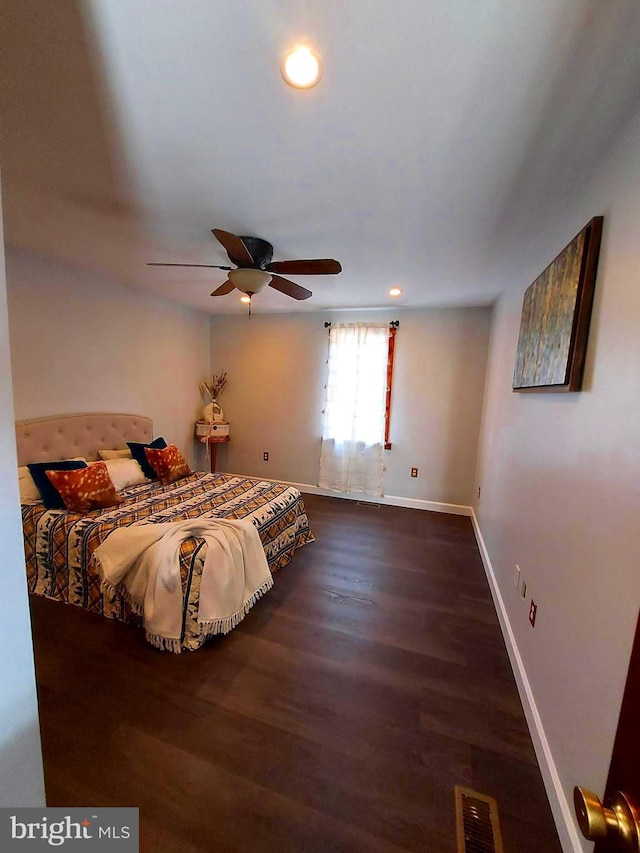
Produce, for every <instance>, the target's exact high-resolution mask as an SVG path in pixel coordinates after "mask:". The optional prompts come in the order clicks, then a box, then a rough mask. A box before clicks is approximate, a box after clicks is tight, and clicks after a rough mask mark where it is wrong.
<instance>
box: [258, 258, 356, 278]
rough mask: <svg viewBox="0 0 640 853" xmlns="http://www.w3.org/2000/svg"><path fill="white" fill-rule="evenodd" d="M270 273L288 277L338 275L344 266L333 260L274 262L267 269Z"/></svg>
mask: <svg viewBox="0 0 640 853" xmlns="http://www.w3.org/2000/svg"><path fill="white" fill-rule="evenodd" d="M267 269H268V270H269V272H284V273H287V275H337V274H338V273H339V272H342V266H341V265H340V264H339V262H338V261H334V260H333V259H332V258H317V259H315V260H312V261H274V262H273V263H272V264H269V266H268V267H267Z"/></svg>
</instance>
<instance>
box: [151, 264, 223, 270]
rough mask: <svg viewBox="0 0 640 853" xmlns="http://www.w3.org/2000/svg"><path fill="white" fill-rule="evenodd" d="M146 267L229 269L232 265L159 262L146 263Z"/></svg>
mask: <svg viewBox="0 0 640 853" xmlns="http://www.w3.org/2000/svg"><path fill="white" fill-rule="evenodd" d="M147 266H148V267H205V268H206V269H208V270H231V269H233V267H221V266H218V264H159V263H155V262H154V263H148V264H147Z"/></svg>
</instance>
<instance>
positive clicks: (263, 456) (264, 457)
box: [262, 450, 269, 462]
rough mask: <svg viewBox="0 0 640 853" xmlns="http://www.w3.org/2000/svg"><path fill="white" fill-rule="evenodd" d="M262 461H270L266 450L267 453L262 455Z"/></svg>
mask: <svg viewBox="0 0 640 853" xmlns="http://www.w3.org/2000/svg"><path fill="white" fill-rule="evenodd" d="M262 460H263V462H268V461H269V454H268V453H267V451H266V450H265V452H264V453H263V454H262Z"/></svg>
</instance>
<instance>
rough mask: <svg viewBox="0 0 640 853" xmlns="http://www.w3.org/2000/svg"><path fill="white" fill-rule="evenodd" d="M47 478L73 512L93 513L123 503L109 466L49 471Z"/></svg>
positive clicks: (100, 465) (102, 464) (102, 463)
mask: <svg viewBox="0 0 640 853" xmlns="http://www.w3.org/2000/svg"><path fill="white" fill-rule="evenodd" d="M46 473H47V477H48V478H49V480H50V481H51V483H52V485H53V486H54V488H55V489H57V490H58V492H59V493H60V497H61V498H62V500H63V501H64V505H65V506H66V508H67V509H68V510H70V511H71V512H79V513H85V512H91V510H93V509H101V508H104V507H108V506H116V505H117V504H120V503H122V498H121V497H120V495H119V494H118V493H117V492H116V490H115V487H114V485H113V483H112V482H111V478H110V477H109V472H108V471H107V466H106V465H105V463H104V462H96V463H95V464H94V465H89V467H88V468H78V469H77V470H75V471H47V472H46Z"/></svg>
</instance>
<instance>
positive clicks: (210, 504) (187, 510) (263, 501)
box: [22, 472, 313, 651]
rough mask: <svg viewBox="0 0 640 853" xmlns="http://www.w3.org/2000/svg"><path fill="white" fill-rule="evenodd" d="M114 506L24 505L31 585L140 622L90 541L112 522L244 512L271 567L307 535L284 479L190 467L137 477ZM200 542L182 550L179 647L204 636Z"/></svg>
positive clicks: (295, 495)
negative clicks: (175, 476) (157, 478)
mask: <svg viewBox="0 0 640 853" xmlns="http://www.w3.org/2000/svg"><path fill="white" fill-rule="evenodd" d="M120 494H121V496H122V497H123V502H122V503H121V504H119V505H118V506H116V507H110V508H109V509H104V510H96V511H94V512H91V513H88V514H87V515H77V514H75V513H71V512H67V511H63V510H45V509H44V508H43V506H42V505H41V504H37V505H35V506H23V507H22V521H23V530H24V543H25V556H26V563H27V578H28V584H29V591H30V592H32V593H35V594H37V595H44V596H47V597H48V598H53V599H56V600H58V601H64V602H66V603H68V604H75V605H77V606H79V607H84V608H86V609H87V610H90V611H92V612H94V613H100V614H101V615H103V616H107V617H108V618H110V619H118V620H120V621H122V622H130V623H134V624H139V617H137V616H136V615H135V614H134V613H133V612H132V610H131V608H130V607H129V605H128V604H127V602H126V601H125V600H124V599H123V598H122V597H121V596H120V595H118V594H114V595H106V594H103V592H102V591H101V588H100V586H101V580H102V578H101V574H100V571H99V568H98V564H97V561H96V559H95V557H94V552H95V550H96V548H97V547H98V546H99V545H100V544H101V543H102V542H103V541H104V540H105V539H106V537H107V536H108V535H109V533H111V531H113V530H115V529H116V528H118V527H123V526H127V525H131V524H134V523H136V522H144V523H158V522H167V521H184V520H186V519H189V518H195V517H198V516H206V517H210V518H216V517H219V518H242V519H246V520H250V521H252V522H253V524H254V525H255V526H256V527H257V529H258V533H259V535H260V539H261V541H262V545H263V547H264V551H265V554H266V557H267V562H268V564H269V568H270V569H271V571H272V572H275V571H276V570H277V569H280V568H282V567H283V566H285V565H286V564H287V563H288V562H289V561H290V560H291V558H292V557H293V554H294V552H295V551H296V549H297V548H300V547H301V546H302V545H304V544H306V543H307V542H310V541H312V540H313V534H312V533H311V530H310V529H309V522H308V519H307V514H306V511H305V508H304V503H303V500H302V495H301V494H300V492H299V491H298V490H297V489H295V488H293V487H291V486H286V485H284V484H282V483H273V482H268V481H256V480H250V479H247V478H243V477H234V476H232V475H229V474H205V473H203V472H195V473H192V474H190V475H189V476H188V477H185V478H183V479H181V480H179V481H178V482H177V483H172V484H170V485H167V486H163V485H160V484H159V483H158V482H151V483H142V484H140V485H137V486H132V487H131V488H129V489H125V490H123V491H122V492H121V493H120ZM205 551H206V544H205V543H204V540H202V539H188V540H187V541H186V542H184V543H183V545H182V548H181V551H180V572H181V577H182V588H183V602H184V603H183V620H182V637H181V647H182V648H183V649H188V650H191V651H193V650H195V649H198V648H200V646H202V644H203V643H204V642H205V641H206V639H208V637H207V636H206V635H203V633H202V631H201V629H200V626H199V624H198V621H197V613H198V596H199V589H200V578H201V575H202V567H203V560H204V554H205Z"/></svg>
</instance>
